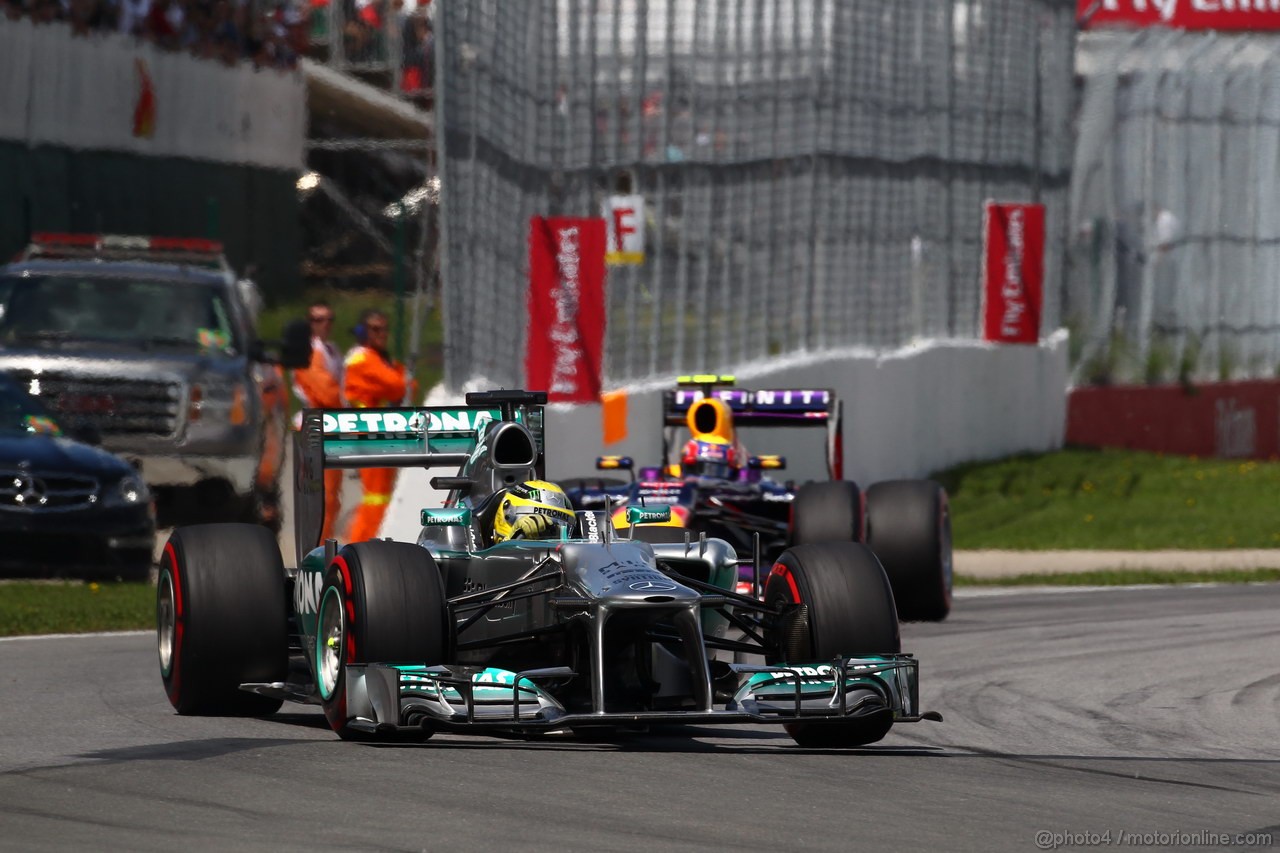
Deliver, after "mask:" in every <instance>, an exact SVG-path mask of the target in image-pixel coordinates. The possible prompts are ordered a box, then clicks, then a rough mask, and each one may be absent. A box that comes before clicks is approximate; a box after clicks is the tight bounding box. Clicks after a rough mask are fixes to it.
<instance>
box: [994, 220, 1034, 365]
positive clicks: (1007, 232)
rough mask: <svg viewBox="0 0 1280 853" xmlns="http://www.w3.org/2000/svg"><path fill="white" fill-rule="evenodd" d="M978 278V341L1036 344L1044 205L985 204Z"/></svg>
mask: <svg viewBox="0 0 1280 853" xmlns="http://www.w3.org/2000/svg"><path fill="white" fill-rule="evenodd" d="M982 276H983V281H982V338H983V340H987V341H994V342H996V343H1002V344H1034V343H1036V342H1037V341H1038V340H1039V339H1040V308H1041V305H1042V304H1043V297H1044V205H1042V204H1008V203H1004V202H995V201H988V202H987V203H986V208H985V216H984V227H983V247H982Z"/></svg>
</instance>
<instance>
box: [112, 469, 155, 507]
mask: <svg viewBox="0 0 1280 853" xmlns="http://www.w3.org/2000/svg"><path fill="white" fill-rule="evenodd" d="M106 502H107V504H109V505H112V506H138V505H139V504H149V503H151V490H150V489H148V488H147V484H146V483H145V482H143V480H142V478H141V477H139V476H138V475H137V474H125V475H124V476H123V477H121V478H120V482H119V483H117V484H116V486H115V488H113V489H107V500H106Z"/></svg>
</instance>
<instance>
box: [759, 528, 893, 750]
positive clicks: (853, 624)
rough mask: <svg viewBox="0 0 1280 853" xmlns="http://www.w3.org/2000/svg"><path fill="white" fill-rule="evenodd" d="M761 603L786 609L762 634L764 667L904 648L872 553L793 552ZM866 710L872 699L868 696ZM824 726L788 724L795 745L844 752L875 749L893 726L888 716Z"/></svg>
mask: <svg viewBox="0 0 1280 853" xmlns="http://www.w3.org/2000/svg"><path fill="white" fill-rule="evenodd" d="M765 604H766V605H767V606H769V607H771V608H772V609H774V610H777V611H780V612H782V611H788V610H789V609H790V608H791V606H792V605H802V607H800V608H796V609H794V610H790V612H789V613H787V614H784V616H783V617H782V618H780V619H779V620H778V623H777V624H776V625H775V627H774V628H773V629H772V630H771V631H770V632H769V633H768V634H766V637H765V639H766V643H767V648H768V649H769V651H768V653H767V654H766V655H765V660H766V661H767V662H768V663H771V664H772V663H798V662H817V661H826V660H834V659H835V658H837V657H840V656H841V655H844V656H847V657H853V656H855V655H859V654H896V653H898V652H899V651H901V649H902V644H901V639H900V638H899V635H898V617H897V615H896V612H895V610H894V606H893V592H892V590H891V589H890V588H889V580H888V578H886V577H885V574H884V569H882V568H881V567H880V561H879V560H877V559H876V556H875V554H873V553H872V552H871V550H870V549H869V548H867V547H866V546H865V545H861V544H859V543H856V542H824V543H821V544H816V545H799V546H797V547H795V548H790V549H788V550H786V551H784V552H783V553H782V556H781V557H779V558H778V562H776V563H775V564H774V566H773V569H772V571H770V573H769V578H768V580H767V581H766V583H765ZM868 701H869V704H870V705H871V707H872V708H874V707H875V705H876V704H877V701H878V700H877V698H876V697H868ZM879 704H880V705H881V706H882V707H880V708H879V709H877V710H869V712H868V713H866V714H865V715H861V716H858V717H854V718H850V719H846V720H841V721H838V722H822V723H788V724H787V725H786V730H787V734H789V735H791V737H792V739H793V740H795V742H796V743H798V744H800V745H801V746H807V747H821V748H847V747H853V746H862V745H864V744H868V743H875V742H876V741H878V740H880V739H881V738H883V737H884V736H885V735H886V734H888V732H889V729H890V728H891V727H892V726H893V711H892V709H890V708H888V707H885V706H883V702H882V701H880V702H879Z"/></svg>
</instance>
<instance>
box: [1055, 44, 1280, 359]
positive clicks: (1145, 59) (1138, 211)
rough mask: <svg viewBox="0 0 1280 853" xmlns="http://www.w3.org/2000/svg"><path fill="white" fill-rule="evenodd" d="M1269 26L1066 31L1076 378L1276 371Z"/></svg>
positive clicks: (1276, 145)
mask: <svg viewBox="0 0 1280 853" xmlns="http://www.w3.org/2000/svg"><path fill="white" fill-rule="evenodd" d="M1278 63H1280V37H1277V36H1276V35H1274V34H1260V33H1253V34H1240V35H1233V34H1224V33H1213V32H1209V33H1204V32H1201V33H1188V32H1180V31H1174V30H1161V29H1155V28H1153V29H1149V30H1143V31H1139V32H1096V33H1088V34H1086V35H1084V36H1083V37H1082V38H1081V44H1080V68H1081V75H1082V79H1083V81H1084V90H1083V100H1082V104H1081V111H1080V131H1079V132H1080V138H1079V148H1078V153H1077V156H1076V161H1075V167H1074V176H1073V187H1072V198H1071V226H1072V227H1071V240H1070V254H1069V260H1070V264H1069V276H1068V286H1067V291H1066V294H1065V297H1064V302H1065V305H1064V312H1065V314H1066V316H1067V317H1068V318H1069V319H1070V320H1071V322H1072V324H1073V325H1074V326H1075V327H1076V328H1077V329H1078V331H1079V332H1080V335H1079V337H1080V338H1081V341H1082V345H1083V351H1082V353H1081V357H1080V358H1079V360H1078V364H1077V368H1076V376H1075V378H1076V380H1077V381H1078V382H1080V383H1099V382H1116V381H1146V382H1151V383H1156V382H1164V381H1172V380H1175V379H1181V380H1183V381H1184V382H1185V381H1189V380H1190V379H1196V378H1200V379H1207V378H1213V379H1224V380H1225V379H1232V378H1242V377H1247V376H1252V377H1258V376H1274V375H1275V374H1276V371H1277V369H1278V368H1280V287H1278V286H1277V282H1280V194H1278V193H1277V192H1276V189H1277V185H1278V184H1280V160H1277V156H1276V152H1277V151H1280V86H1277V85H1276V79H1277V78H1276V70H1277V65H1278Z"/></svg>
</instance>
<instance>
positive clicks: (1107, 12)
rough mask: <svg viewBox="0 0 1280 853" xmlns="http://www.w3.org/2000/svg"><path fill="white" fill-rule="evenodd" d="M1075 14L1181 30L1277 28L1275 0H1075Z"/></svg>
mask: <svg viewBox="0 0 1280 853" xmlns="http://www.w3.org/2000/svg"><path fill="white" fill-rule="evenodd" d="M1076 18H1077V20H1078V21H1079V22H1080V26H1081V27H1084V28H1086V29H1088V28H1091V27H1099V26H1116V25H1119V26H1130V27H1150V26H1165V27H1175V28H1178V29H1184V30H1275V29H1280V2H1276V0H1076Z"/></svg>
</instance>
